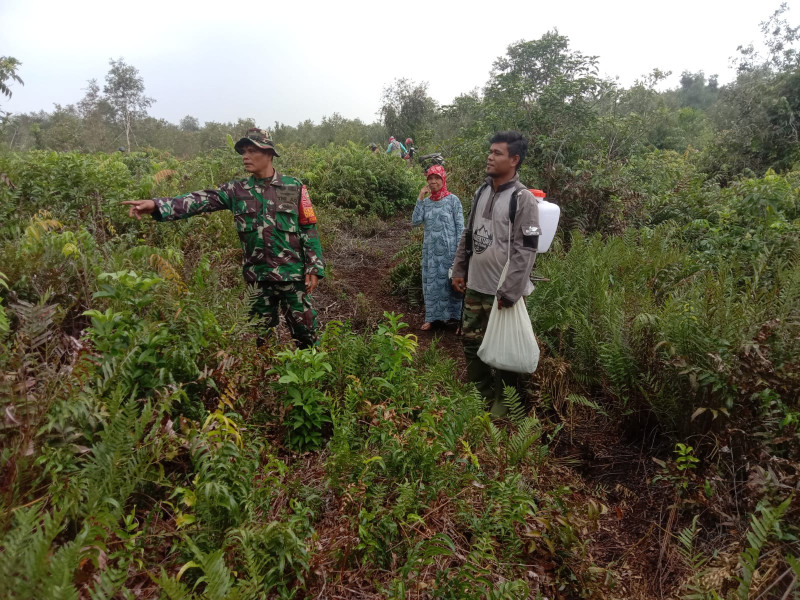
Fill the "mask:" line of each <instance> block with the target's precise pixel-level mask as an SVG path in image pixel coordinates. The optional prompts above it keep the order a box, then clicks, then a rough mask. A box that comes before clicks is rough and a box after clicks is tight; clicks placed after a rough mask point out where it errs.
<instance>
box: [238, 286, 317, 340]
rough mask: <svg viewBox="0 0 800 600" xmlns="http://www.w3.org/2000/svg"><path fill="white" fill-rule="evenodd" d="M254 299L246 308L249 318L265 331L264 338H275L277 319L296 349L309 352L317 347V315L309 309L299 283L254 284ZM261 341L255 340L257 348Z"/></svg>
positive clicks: (306, 296) (304, 287)
mask: <svg viewBox="0 0 800 600" xmlns="http://www.w3.org/2000/svg"><path fill="white" fill-rule="evenodd" d="M256 285H257V287H256V292H257V295H256V297H255V299H254V300H253V304H252V306H251V307H250V314H252V315H253V316H255V317H257V318H259V319H261V320H262V322H263V323H264V327H265V328H266V329H267V337H274V336H275V327H277V326H278V323H279V322H280V315H281V313H283V317H284V319H285V320H286V325H287V326H288V327H289V332H290V333H291V334H292V339H293V340H294V341H295V342H296V343H297V346H298V347H299V348H310V347H312V346H315V345H316V344H317V311H315V310H314V308H313V307H312V306H311V299H310V298H309V296H308V294H306V286H305V283H303V282H302V281H297V282H294V281H287V282H286V283H272V282H269V283H258V284H256ZM262 343H263V338H261V337H259V345H260V344H262Z"/></svg>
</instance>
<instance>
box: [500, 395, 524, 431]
mask: <svg viewBox="0 0 800 600" xmlns="http://www.w3.org/2000/svg"><path fill="white" fill-rule="evenodd" d="M503 404H504V405H505V407H506V408H507V409H508V418H509V419H510V420H511V422H512V423H520V422H521V421H522V420H523V419H524V418H525V407H523V406H522V400H521V399H520V397H519V391H518V390H517V389H516V388H514V387H511V386H505V388H503Z"/></svg>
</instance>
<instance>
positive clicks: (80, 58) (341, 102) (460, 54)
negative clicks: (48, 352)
mask: <svg viewBox="0 0 800 600" xmlns="http://www.w3.org/2000/svg"><path fill="white" fill-rule="evenodd" d="M795 3H797V0H795V2H790V6H791V5H792V4H795ZM778 5H779V0H775V1H770V0H768V1H766V2H759V1H757V0H748V1H747V2H744V1H741V0H672V1H671V2H647V1H642V0H638V1H633V0H631V1H627V0H626V1H621V0H620V1H616V0H607V1H605V2H599V1H597V0H593V1H589V0H550V1H547V2H541V1H539V2H536V1H531V0H528V1H524V2H508V1H505V2H503V1H502V0H501V1H499V2H496V1H489V0H483V1H481V2H473V1H472V0H464V1H460V2H452V1H449V0H429V1H424V2H419V1H414V0H406V1H404V2H401V1H395V2H392V1H387V0H384V1H377V0H372V1H363V2H362V1H348V0H341V1H339V2H318V1H316V0H315V1H313V2H304V1H302V0H294V1H274V2H264V1H258V0H249V1H239V0H224V1H221V0H216V1H213V2H211V1H207V0H192V1H187V0H160V1H155V0H137V1H135V2H125V1H122V0H116V1H113V0H112V1H109V0H103V1H99V0H73V1H65V0H58V1H55V0H54V1H51V0H0V56H14V57H16V58H17V59H19V60H20V61H21V62H22V67H21V69H20V70H19V75H20V76H21V78H22V79H23V81H24V82H25V85H24V86H20V85H19V84H14V85H13V86H12V90H13V97H12V99H11V100H7V99H6V98H4V97H0V104H1V105H2V107H3V109H4V110H7V111H11V112H30V111H35V110H48V111H49V110H52V108H53V105H54V103H59V104H70V103H74V102H77V101H78V100H80V98H81V97H82V96H83V88H85V87H86V81H87V80H89V79H92V78H96V79H97V80H98V81H99V82H100V84H101V86H102V83H103V79H104V77H105V74H106V73H107V72H108V66H109V65H108V61H109V59H110V58H120V57H124V59H125V61H126V62H127V63H128V64H131V65H133V66H135V67H136V68H137V69H139V73H140V75H141V76H142V77H143V79H144V83H145V86H146V94H147V95H148V96H151V97H152V98H155V99H156V103H155V104H154V105H153V106H152V107H151V109H150V114H151V115H153V116H155V117H158V118H164V119H167V120H168V121H171V122H173V123H177V122H178V121H179V120H180V119H181V118H182V117H184V116H185V115H193V116H195V117H197V118H198V119H199V120H200V121H201V122H205V121H235V120H236V119H238V118H239V117H252V118H254V119H255V120H256V121H257V122H258V123H259V124H260V125H261V126H264V127H269V126H271V125H272V123H274V122H275V121H281V122H283V123H288V124H290V125H295V124H297V123H298V122H299V121H302V120H304V119H312V120H314V121H319V120H320V119H321V118H322V117H323V116H324V115H331V114H333V113H334V112H338V113H340V114H341V115H343V116H345V117H348V118H356V117H357V118H360V119H362V120H364V121H367V122H372V121H374V120H375V119H376V113H377V111H378V108H379V106H380V98H381V91H382V89H383V87H384V86H385V85H386V84H389V83H390V82H392V81H393V80H394V79H396V78H400V77H406V78H409V79H413V80H415V81H427V82H429V83H430V88H429V91H430V94H431V95H432V96H433V97H434V98H435V99H436V100H437V101H438V102H440V103H443V104H447V103H449V102H450V101H452V100H453V98H455V97H456V96H458V95H459V94H462V93H466V92H469V91H470V90H472V89H473V88H475V87H482V86H483V85H484V84H485V83H486V81H487V79H488V76H489V72H490V70H491V67H492V63H493V62H494V60H495V59H496V58H497V57H499V56H502V55H503V54H504V53H505V50H506V48H507V46H508V45H509V44H511V43H513V42H515V41H519V40H523V39H524V40H533V39H537V38H539V37H540V36H541V35H542V34H544V33H545V32H547V31H548V30H552V29H553V28H557V29H558V30H559V32H560V33H561V34H563V35H566V36H567V37H569V38H570V44H571V47H572V49H574V50H578V51H580V52H583V53H584V54H589V55H597V56H599V59H600V72H601V75H605V76H609V77H618V78H619V81H620V83H622V84H623V85H629V84H631V83H632V82H633V81H634V80H635V79H637V78H638V77H641V76H642V75H644V74H646V73H649V72H650V71H652V69H654V68H659V69H662V70H671V71H672V72H673V74H672V76H671V78H670V79H669V80H668V82H667V83H668V85H669V87H675V86H677V85H678V78H679V76H680V73H681V71H684V70H689V71H700V70H702V71H704V72H705V73H706V74H707V75H712V74H718V75H719V76H720V81H721V82H723V83H724V82H727V81H730V80H731V79H732V78H733V73H732V71H731V70H730V68H729V58H730V57H731V56H733V55H734V54H736V47H737V46H738V45H740V44H746V43H749V42H754V41H758V40H759V39H760V32H759V27H758V24H759V22H761V21H764V20H766V19H767V18H768V17H769V16H770V15H771V14H772V12H773V11H774V10H775V9H776V8H778ZM798 20H800V13H799V11H798V10H797V9H796V8H795V9H794V10H793V11H790V13H789V21H790V23H795V22H796V21H798Z"/></svg>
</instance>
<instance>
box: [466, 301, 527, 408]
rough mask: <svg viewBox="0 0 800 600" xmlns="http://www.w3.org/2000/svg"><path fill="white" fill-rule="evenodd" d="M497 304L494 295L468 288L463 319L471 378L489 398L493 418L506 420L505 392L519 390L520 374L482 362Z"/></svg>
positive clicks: (469, 377)
mask: <svg viewBox="0 0 800 600" xmlns="http://www.w3.org/2000/svg"><path fill="white" fill-rule="evenodd" d="M493 302H494V296H493V295H492V294H481V293H480V292H476V291H475V290H471V289H469V288H467V293H466V294H465V295H464V312H463V313H462V315H461V323H462V327H463V332H464V335H463V337H462V338H461V340H462V344H463V345H464V357H465V358H466V361H467V378H468V379H469V380H470V381H471V382H472V383H474V384H475V387H476V388H478V391H479V392H480V393H481V395H482V396H483V397H484V398H486V401H487V405H489V409H490V411H491V413H492V415H494V416H496V417H503V416H505V414H506V413H507V412H508V409H507V408H506V406H505V404H503V389H504V388H505V386H511V387H517V388H518V387H519V383H520V377H519V374H517V373H512V372H510V371H501V370H500V369H492V367H490V366H489V365H487V364H486V363H485V362H483V361H482V360H481V359H480V358H478V349H479V348H480V347H481V342H482V341H483V334H484V332H485V331H486V325H487V324H488V323H489V314H490V313H491V312H492V303H493Z"/></svg>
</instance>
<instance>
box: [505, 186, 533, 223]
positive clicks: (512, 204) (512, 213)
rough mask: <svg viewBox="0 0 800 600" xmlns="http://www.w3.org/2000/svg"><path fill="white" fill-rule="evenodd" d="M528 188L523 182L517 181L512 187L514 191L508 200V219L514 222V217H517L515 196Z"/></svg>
mask: <svg viewBox="0 0 800 600" xmlns="http://www.w3.org/2000/svg"><path fill="white" fill-rule="evenodd" d="M525 189H528V188H527V187H526V186H525V184H524V183H520V182H519V181H518V182H517V185H516V186H515V187H514V192H513V193H512V194H511V200H510V201H509V202H508V220H509V221H511V224H512V225H513V224H514V219H515V218H516V217H517V196H519V193H520V192H521V191H522V190H525ZM512 233H513V230H512Z"/></svg>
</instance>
